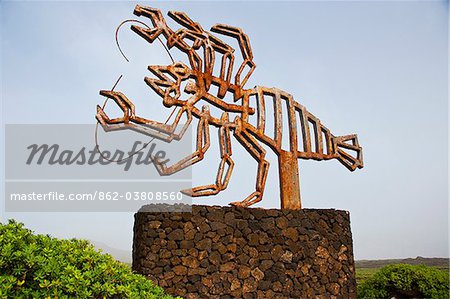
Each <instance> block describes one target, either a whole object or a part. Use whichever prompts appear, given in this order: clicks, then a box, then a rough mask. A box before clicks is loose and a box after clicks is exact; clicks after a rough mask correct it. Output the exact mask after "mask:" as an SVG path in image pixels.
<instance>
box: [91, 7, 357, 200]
mask: <svg viewBox="0 0 450 299" xmlns="http://www.w3.org/2000/svg"><path fill="white" fill-rule="evenodd" d="M134 14H135V15H137V16H144V17H147V18H149V19H150V20H151V22H152V24H153V28H150V27H148V28H145V27H140V26H136V25H132V26H131V29H132V30H133V31H134V32H135V33H137V34H138V35H139V36H141V37H142V38H144V39H145V40H146V41H148V42H149V43H153V42H154V41H155V40H156V39H157V38H159V37H160V36H163V37H164V38H165V39H166V44H167V47H168V48H169V49H171V48H174V47H175V48H177V49H178V50H180V51H182V52H184V53H185V54H186V55H187V56H188V60H189V66H188V65H186V64H183V63H181V62H176V63H172V64H171V65H167V66H159V65H151V66H149V67H148V69H149V70H150V71H151V72H152V73H153V74H154V76H155V77H154V78H149V77H146V78H145V82H146V83H147V84H148V86H150V87H151V88H152V89H153V90H154V91H155V92H156V93H157V94H158V95H159V96H161V97H162V99H163V104H164V106H165V107H176V109H177V110H176V112H175V119H174V121H173V122H172V123H170V124H167V123H162V122H157V121H153V120H150V119H146V118H142V117H139V116H138V115H136V111H135V106H134V104H133V102H132V101H131V100H130V99H128V98H127V97H126V96H125V95H124V94H123V93H121V92H118V91H110V90H102V91H100V94H101V95H103V96H106V97H108V98H110V99H113V100H114V101H115V102H116V103H117V105H118V106H119V107H120V108H121V109H122V111H123V113H124V114H123V116H122V117H119V118H113V119H111V118H109V117H108V116H107V115H106V113H105V112H104V110H103V109H102V107H100V106H97V115H96V118H97V120H98V122H99V123H100V124H101V125H102V127H103V128H104V130H105V131H114V130H123V129H132V130H135V131H138V132H141V133H143V134H146V135H149V136H152V137H155V138H158V139H160V140H164V141H166V142H171V141H172V140H179V139H181V138H182V137H183V134H184V133H185V132H186V130H187V128H188V127H189V125H190V124H191V122H192V119H193V117H195V118H197V119H198V125H197V144H196V150H195V152H193V153H192V154H191V155H189V156H187V157H185V158H184V159H182V160H180V161H178V162H176V163H174V164H172V165H165V164H161V163H158V161H155V166H156V168H157V170H158V172H159V173H160V174H161V175H171V174H173V173H175V172H177V171H180V170H182V169H184V168H186V167H188V166H190V165H192V164H195V163H197V162H199V161H201V160H202V159H203V158H204V155H205V153H206V151H207V150H208V148H209V147H210V130H209V128H210V125H212V126H215V127H218V128H219V142H220V151H221V161H220V164H219V169H218V173H217V177H216V180H215V182H214V183H213V184H210V185H205V186H198V187H194V188H192V189H189V190H183V191H182V192H184V193H185V194H188V195H190V196H193V197H197V196H208V195H215V194H217V193H219V192H220V191H222V190H224V189H226V188H227V186H228V182H229V180H230V177H231V174H232V171H233V167H234V162H233V160H232V148H231V144H232V142H231V140H232V139H231V134H233V135H234V137H235V138H236V139H237V141H239V143H240V144H241V145H242V146H243V147H244V148H245V149H246V150H247V151H248V153H249V154H250V155H251V156H252V157H253V158H254V159H255V160H256V161H257V163H258V170H257V174H256V186H255V191H254V192H253V193H251V194H250V195H248V196H247V197H246V198H245V199H244V200H242V201H240V202H234V203H231V204H233V205H237V206H244V207H248V206H250V205H253V204H255V203H257V202H259V201H261V199H262V198H263V194H264V187H265V184H266V179H267V174H268V170H269V162H268V161H267V160H266V158H265V156H266V150H265V149H264V148H263V146H262V144H265V145H267V146H268V147H270V148H271V149H272V150H273V151H274V152H275V153H276V154H277V156H278V163H279V179H280V197H281V198H280V199H281V208H282V209H301V200H300V184H299V174H298V163H297V159H298V158H300V159H314V160H329V159H337V160H338V161H340V162H341V163H342V164H343V165H344V166H345V167H346V168H348V169H349V170H350V171H353V170H355V169H356V168H362V167H363V159H362V148H361V147H360V146H359V143H358V138H357V136H356V135H346V136H334V135H333V134H331V132H330V130H329V129H328V128H326V127H325V126H324V125H323V124H322V123H321V122H320V120H319V119H318V118H316V117H315V116H314V115H312V114H311V113H310V112H308V111H307V110H306V108H305V107H303V106H302V105H300V104H299V103H298V102H296V101H295V100H294V98H293V97H292V96H291V95H290V94H288V93H286V92H284V91H282V90H279V89H277V88H268V87H261V86H256V87H254V88H250V89H245V88H244V86H245V83H246V82H247V81H248V79H249V77H250V76H251V74H252V73H253V71H254V69H255V67H256V65H255V63H254V62H253V54H252V49H251V46H250V42H249V39H248V36H247V35H246V34H245V33H244V32H243V31H242V30H241V29H239V28H236V27H232V26H228V25H222V24H218V25H215V26H213V27H212V28H211V30H210V31H211V32H213V33H217V34H221V35H224V36H228V37H231V38H235V39H236V40H237V42H238V44H239V49H240V52H241V54H242V58H243V61H242V63H241V64H240V65H239V66H238V69H237V72H236V73H235V75H234V77H232V74H233V70H234V63H235V56H234V52H235V49H234V48H232V47H231V46H230V45H228V44H226V43H225V42H223V41H222V40H221V39H219V38H218V37H217V36H216V35H213V34H212V33H211V32H209V31H206V30H204V29H203V28H202V27H201V26H200V24H199V23H196V22H194V21H193V20H191V19H190V18H189V17H188V16H187V15H186V14H185V13H183V12H177V11H171V12H169V14H168V15H169V16H170V17H171V18H172V19H173V20H175V21H176V22H177V23H178V24H180V25H181V26H182V27H181V28H180V29H178V30H177V31H173V30H172V29H171V28H169V26H168V25H167V23H166V21H165V19H164V17H163V15H162V13H161V11H160V10H158V9H155V8H150V7H143V6H139V5H137V6H136V8H135V10H134ZM219 55H220V56H221V57H222V58H221V60H220V63H219V64H217V63H216V58H217V56H219ZM218 65H219V67H220V69H219V75H218V76H214V75H213V71H214V68H216V67H218ZM232 79H233V80H232ZM184 85H185V87H184V90H181V89H182V88H181V87H182V86H184ZM213 85H214V86H215V87H217V88H215V90H217V91H216V92H215V93H213V92H212V90H213V89H212V88H211V87H212V86H213ZM227 94H231V95H232V97H233V99H234V102H235V103H230V102H227V101H226V100H224V98H225V96H226V95H227ZM182 95H188V97H187V98H185V99H182ZM251 100H254V101H251ZM267 101H273V109H272V110H271V111H269V109H266V102H267ZM250 102H254V103H256V106H255V107H251V106H250ZM199 103H200V105H201V104H203V106H202V107H201V108H200V107H198V105H199ZM236 103H238V104H236ZM210 105H213V106H215V107H216V108H219V109H221V110H222V111H223V113H222V115H221V117H213V116H212V115H211V113H210V110H209V106H210ZM282 105H286V107H287V109H286V111H287V114H285V115H283V113H282ZM230 114H232V115H234V119H231V117H230ZM267 114H272V115H273V116H274V126H273V127H272V126H266V122H265V120H266V115H267ZM251 117H255V118H256V125H252V124H251V123H250V121H249V119H250V118H251ZM182 119H185V120H186V122H185V123H184V125H183V126H182V127H181V128H179V125H180V122H181V120H182ZM283 121H285V122H286V121H287V122H288V126H287V127H288V130H287V131H286V132H283ZM283 134H288V137H289V138H288V139H289V147H288V148H286V149H283V148H282V136H283Z"/></svg>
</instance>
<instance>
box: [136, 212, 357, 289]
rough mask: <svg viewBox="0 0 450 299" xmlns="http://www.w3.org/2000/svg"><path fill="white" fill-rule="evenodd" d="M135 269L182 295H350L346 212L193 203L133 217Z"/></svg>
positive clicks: (351, 265)
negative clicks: (182, 209)
mask: <svg viewBox="0 0 450 299" xmlns="http://www.w3.org/2000/svg"><path fill="white" fill-rule="evenodd" d="M133 270H134V271H136V272H138V273H141V274H143V275H146V276H147V277H148V278H150V279H152V280H153V281H154V282H155V283H156V284H158V285H159V286H161V287H164V288H165V290H166V291H167V292H168V293H169V294H172V295H179V296H183V297H186V298H239V297H244V298H355V297H356V282H355V270H354V260H353V248H352V235H351V231H350V219H349V213H348V212H346V211H339V210H332V209H327V210H319V209H314V210H313V209H311V210H310V209H304V210H300V211H289V210H276V209H258V208H253V209H250V208H236V207H217V206H193V207H192V213H187V212H183V213H181V212H177V213H175V212H143V211H140V212H138V213H136V214H135V224H134V243H133Z"/></svg>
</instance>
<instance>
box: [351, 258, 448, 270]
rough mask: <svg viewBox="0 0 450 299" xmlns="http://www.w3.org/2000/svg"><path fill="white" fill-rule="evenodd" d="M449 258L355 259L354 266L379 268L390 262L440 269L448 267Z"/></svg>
mask: <svg viewBox="0 0 450 299" xmlns="http://www.w3.org/2000/svg"><path fill="white" fill-rule="evenodd" d="M449 263H450V259H448V258H426V257H421V256H418V257H416V258H407V259H386V260H359V261H355V267H356V268H369V269H373V268H381V267H384V266H387V265H391V264H409V265H426V266H430V267H437V268H440V269H446V270H448V269H449Z"/></svg>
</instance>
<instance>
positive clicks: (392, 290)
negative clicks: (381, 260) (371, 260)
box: [358, 264, 450, 299]
mask: <svg viewBox="0 0 450 299" xmlns="http://www.w3.org/2000/svg"><path fill="white" fill-rule="evenodd" d="M449 291H450V289H449V275H448V273H446V272H444V271H442V270H438V269H435V268H432V267H427V266H423V265H419V266H417V265H416V266H413V265H404V264H397V265H389V266H386V267H383V268H381V269H380V270H379V271H378V272H376V273H375V274H374V275H373V276H372V277H370V278H368V279H367V280H365V281H364V282H363V283H362V284H360V285H358V298H392V297H395V298H434V299H440V298H449Z"/></svg>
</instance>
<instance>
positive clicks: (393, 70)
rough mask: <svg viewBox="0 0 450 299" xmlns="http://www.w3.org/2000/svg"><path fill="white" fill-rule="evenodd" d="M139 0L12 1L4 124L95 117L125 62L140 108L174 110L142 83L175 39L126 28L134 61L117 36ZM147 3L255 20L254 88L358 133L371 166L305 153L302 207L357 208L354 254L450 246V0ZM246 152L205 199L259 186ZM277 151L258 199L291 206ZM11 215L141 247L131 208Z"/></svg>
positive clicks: (124, 37) (234, 196)
mask: <svg viewBox="0 0 450 299" xmlns="http://www.w3.org/2000/svg"><path fill="white" fill-rule="evenodd" d="M137 3H138V2H66V3H56V2H18V1H6V2H5V1H3V2H1V3H0V7H1V17H0V24H1V36H2V46H1V57H2V61H1V63H2V65H1V76H2V77H1V85H2V93H1V97H2V115H3V117H2V122H3V124H5V123H93V122H94V114H95V106H96V104H98V103H100V102H102V98H101V97H100V96H98V90H100V89H108V88H110V87H111V86H112V84H113V83H114V81H115V80H116V78H117V77H118V75H120V74H124V75H125V77H124V80H123V81H122V82H121V83H120V85H119V87H118V88H117V89H118V90H122V91H124V92H125V93H126V94H127V95H129V96H130V98H132V99H134V100H135V101H137V109H139V111H140V112H141V113H140V114H142V115H144V116H148V117H151V118H155V119H159V120H162V119H164V118H165V115H167V114H168V113H169V111H168V110H167V109H164V108H163V106H162V103H161V100H160V99H159V98H157V97H156V96H155V95H154V94H153V93H152V91H151V90H150V89H149V88H148V87H147V86H146V85H145V83H144V82H143V77H144V76H146V75H148V72H147V71H146V66H147V65H149V64H168V63H169V60H168V58H167V56H166V55H165V53H164V52H163V50H162V49H161V48H160V47H159V46H149V45H148V44H147V43H146V42H145V41H143V40H141V39H140V38H138V37H137V36H135V35H134V34H133V33H131V32H130V31H129V30H128V29H127V28H124V30H123V31H122V33H121V41H122V43H123V48H124V50H125V51H126V52H127V54H128V56H129V58H130V59H131V63H126V62H125V61H124V60H123V59H122V57H121V56H120V54H119V52H118V51H117V49H116V47H115V41H114V31H115V28H116V26H117V25H118V24H119V23H120V22H121V21H122V20H124V19H127V18H130V17H133V15H132V11H133V8H134V6H135V5H136V4H137ZM139 3H140V4H141V5H151V6H154V7H158V8H160V9H162V10H163V12H164V13H166V12H167V11H168V10H180V11H185V12H186V13H188V15H189V16H190V17H191V18H192V19H194V20H196V21H198V22H200V23H201V24H202V26H203V27H204V28H210V27H211V26H212V25H214V24H215V23H225V24H230V25H235V26H238V27H241V28H243V29H244V30H245V32H246V33H247V34H248V36H249V37H250V41H251V44H252V47H253V53H254V61H255V63H256V64H257V68H256V70H255V72H254V75H253V76H252V78H251V80H250V81H249V82H248V84H247V87H252V86H254V85H262V86H269V87H272V86H274V87H278V88H280V89H283V90H285V91H287V92H289V93H290V94H292V95H293V96H294V97H295V99H296V100H297V101H298V102H300V103H301V104H302V105H304V106H306V107H307V108H308V109H309V111H311V112H312V113H313V114H315V115H316V116H318V117H319V118H320V119H321V120H322V122H323V123H324V124H325V125H326V126H327V127H328V128H330V129H331V131H332V132H333V133H334V134H335V135H345V134H349V133H357V134H358V136H359V141H360V143H361V145H362V146H363V148H364V158H365V161H364V162H365V168H364V169H361V170H357V171H355V172H354V173H350V172H348V171H347V170H346V169H345V168H344V167H342V165H341V164H340V163H338V162H337V161H326V162H317V161H303V160H300V161H299V167H300V176H301V182H300V184H301V193H302V201H303V205H304V207H306V208H337V209H345V210H349V211H350V213H351V221H352V231H353V238H354V251H355V258H357V259H367V258H400V257H415V256H418V255H420V256H426V257H432V256H438V257H448V212H449V208H448V3H447V2H444V1H435V2H408V1H402V2H357V1H352V2H341V1H336V2H283V3H279V2H243V3H241V2H184V3H175V2H152V3H149V2H139ZM177 58H182V56H181V55H177ZM212 142H213V144H216V143H215V141H214V139H213V141H212ZM234 156H235V160H236V167H235V172H234V174H233V177H232V180H231V182H230V186H229V189H227V190H226V191H225V192H224V193H222V194H220V195H219V196H218V197H216V198H213V197H212V198H208V199H198V200H195V203H199V204H200V203H205V204H216V205H226V204H227V203H228V202H231V201H236V200H240V199H242V198H243V197H244V196H246V195H247V194H249V193H250V192H252V188H253V185H254V180H255V174H256V173H255V171H256V166H255V163H254V162H253V160H252V159H251V158H250V157H249V156H248V155H247V153H246V152H245V151H244V150H242V148H241V147H240V146H239V145H238V143H237V142H236V145H235V148H234ZM269 157H270V159H271V161H273V162H272V164H271V173H270V175H269V184H268V186H267V191H266V194H265V199H264V200H263V201H262V202H261V203H260V204H259V205H258V206H261V207H279V199H278V182H277V177H276V176H277V163H276V160H275V156H274V155H273V154H270V155H269ZM218 162H219V160H218V154H217V151H216V152H215V151H214V149H213V150H212V151H211V154H210V157H208V158H207V159H206V160H205V161H204V162H203V163H201V164H198V165H197V166H196V167H195V168H194V179H195V182H200V183H203V182H208V183H210V182H212V180H213V178H214V175H215V170H216V168H217V164H218ZM205 173H211V178H206V177H205V176H203V177H202V174H203V175H204V174H205ZM2 188H3V186H2ZM1 196H2V198H3V192H2V195H1ZM0 215H1V218H2V220H4V219H7V218H16V219H17V220H20V221H23V222H24V223H25V224H26V225H27V226H28V227H30V228H32V229H34V230H36V231H38V232H41V233H50V234H52V235H55V236H58V237H81V238H88V239H93V240H97V241H100V242H103V243H106V244H108V245H110V246H112V247H116V248H119V249H126V250H129V249H130V248H131V241H132V226H133V215H132V214H131V213H109V214H108V213H103V214H99V213H87V214H81V213H64V214H57V213H22V214H17V213H6V212H4V208H3V206H2V208H1V214H0Z"/></svg>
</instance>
